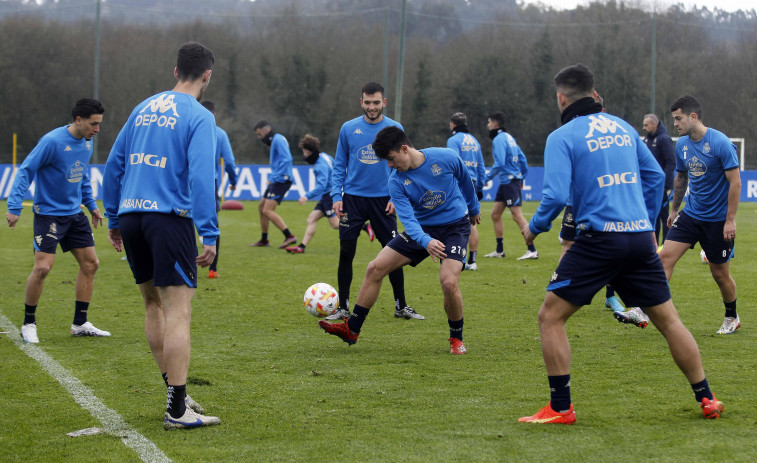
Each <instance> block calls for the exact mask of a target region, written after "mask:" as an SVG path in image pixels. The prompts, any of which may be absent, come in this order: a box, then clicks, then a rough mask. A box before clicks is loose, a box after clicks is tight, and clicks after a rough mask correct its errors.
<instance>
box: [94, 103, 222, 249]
mask: <svg viewBox="0 0 757 463" xmlns="http://www.w3.org/2000/svg"><path fill="white" fill-rule="evenodd" d="M216 141H217V135H216V123H215V119H214V118H213V114H212V113H211V112H210V111H208V110H207V109H205V107H203V106H202V105H201V104H200V103H198V102H197V100H196V99H195V98H194V97H193V96H191V95H188V94H186V93H179V92H173V91H167V92H163V93H160V94H157V95H154V96H151V97H150V98H148V99H146V100H145V101H143V102H142V103H140V104H138V105H137V107H136V108H134V110H133V111H132V113H131V115H130V116H129V119H128V120H127V121H126V124H125V125H124V127H123V128H122V129H121V132H120V133H119V134H118V137H117V138H116V142H115V143H114V144H113V148H112V149H111V151H110V155H109V156H108V161H107V162H106V164H105V172H104V174H103V204H104V205H105V212H106V215H107V217H108V227H109V228H118V226H119V221H118V216H120V215H122V214H128V213H130V212H158V213H163V214H176V215H179V216H181V217H189V218H191V219H192V220H193V221H194V224H195V227H196V228H197V232H198V233H199V235H200V236H202V237H203V242H204V243H205V244H208V245H212V244H215V242H216V237H217V236H218V216H217V215H216V197H215V191H214V190H215V155H214V153H215V152H216Z"/></svg>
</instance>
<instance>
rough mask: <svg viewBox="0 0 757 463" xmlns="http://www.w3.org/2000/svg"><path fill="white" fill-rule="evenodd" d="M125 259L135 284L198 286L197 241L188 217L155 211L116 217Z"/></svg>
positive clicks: (192, 224)
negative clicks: (150, 282) (151, 281)
mask: <svg viewBox="0 0 757 463" xmlns="http://www.w3.org/2000/svg"><path fill="white" fill-rule="evenodd" d="M119 221H120V230H121V238H123V241H124V248H125V250H126V259H127V260H128V261H129V266H130V267H131V273H132V274H133V275H134V280H135V281H136V283H137V284H142V283H145V282H148V281H150V280H153V285H154V286H183V285H187V286H189V287H190V288H196V287H197V263H196V262H195V259H196V258H197V241H196V240H195V231H194V223H193V222H192V219H189V218H187V217H179V216H178V215H174V214H159V213H155V212H144V213H142V212H137V213H133V214H124V215H122V216H119Z"/></svg>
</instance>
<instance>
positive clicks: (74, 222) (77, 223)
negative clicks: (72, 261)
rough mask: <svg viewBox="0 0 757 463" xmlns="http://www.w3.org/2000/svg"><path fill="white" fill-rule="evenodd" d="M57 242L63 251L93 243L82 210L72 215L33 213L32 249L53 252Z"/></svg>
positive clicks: (90, 231) (93, 240) (93, 237)
mask: <svg viewBox="0 0 757 463" xmlns="http://www.w3.org/2000/svg"><path fill="white" fill-rule="evenodd" d="M58 243H60V248H61V249H62V250H63V252H68V251H70V250H71V249H76V248H88V247H90V246H94V245H95V236H94V235H93V234H92V227H90V225H89V220H87V216H86V215H85V214H84V212H79V213H78V214H74V215H41V214H34V243H33V245H34V250H35V251H40V252H46V253H48V254H55V250H56V248H57V247H58Z"/></svg>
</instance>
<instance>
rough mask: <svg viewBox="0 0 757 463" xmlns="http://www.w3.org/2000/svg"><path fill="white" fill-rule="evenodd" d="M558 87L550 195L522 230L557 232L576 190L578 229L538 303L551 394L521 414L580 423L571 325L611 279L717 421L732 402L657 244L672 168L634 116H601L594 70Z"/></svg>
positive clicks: (548, 163) (548, 162)
mask: <svg viewBox="0 0 757 463" xmlns="http://www.w3.org/2000/svg"><path fill="white" fill-rule="evenodd" d="M555 85H556V87H557V102H558V107H559V108H560V111H561V112H562V114H561V120H562V123H563V126H562V127H560V128H558V129H557V130H555V131H554V132H552V133H551V134H550V135H549V137H548V138H547V143H546V146H545V148H544V169H545V172H544V190H543V197H542V200H541V203H540V204H539V207H538V209H537V211H536V214H535V215H534V216H533V217H532V218H531V222H530V223H529V224H528V225H527V226H525V227H523V229H522V230H521V231H522V233H523V236H524V238H525V239H526V242H531V241H532V240H533V239H535V238H536V236H537V235H538V234H539V233H543V232H546V231H548V230H549V229H550V227H551V224H552V220H554V218H555V217H556V216H557V215H558V214H559V213H560V211H561V210H562V209H563V207H565V204H566V202H567V200H568V198H569V197H571V193H572V200H573V213H574V215H575V221H576V228H577V229H578V235H577V236H576V241H575V243H574V244H573V246H571V247H570V249H568V252H566V253H565V256H563V258H562V260H561V261H560V263H559V264H558V266H557V269H556V270H555V272H554V273H553V274H552V278H551V280H550V282H549V285H548V286H547V295H546V297H545V299H544V303H543V304H542V306H541V309H540V310H539V332H540V335H541V345H542V355H543V357H544V363H545V365H546V367H547V375H548V379H549V388H550V394H551V400H550V402H549V403H548V404H547V406H545V407H544V408H542V409H541V410H539V411H538V412H537V413H536V414H534V415H532V416H524V417H522V418H520V419H519V420H518V421H521V422H531V423H558V424H573V423H574V422H575V421H576V415H575V412H574V409H573V404H572V403H571V398H570V386H571V384H570V343H569V342H568V336H567V333H566V330H565V323H566V322H567V320H568V319H569V318H570V317H571V315H573V314H574V313H575V312H576V311H577V310H578V309H580V308H581V306H583V305H586V304H589V303H590V302H591V299H592V297H593V296H594V294H596V293H597V291H599V290H600V289H601V288H602V287H603V286H605V285H606V284H607V283H608V282H609V283H612V284H613V286H614V287H615V290H616V291H617V292H618V294H620V296H621V297H622V298H623V300H624V301H626V302H627V303H629V304H633V305H637V306H639V307H642V308H644V310H645V312H646V313H647V314H648V315H649V317H650V319H651V320H652V323H654V325H655V326H656V327H657V329H659V330H660V332H661V333H662V335H663V336H664V337H665V339H666V341H667V343H668V347H669V349H670V353H671V354H672V356H673V359H674V360H675V362H676V364H677V365H678V367H679V368H680V369H681V371H682V372H683V374H684V375H685V376H686V379H687V380H688V381H689V383H691V387H692V390H693V391H694V396H695V399H696V400H697V401H698V402H699V403H700V406H701V408H702V412H703V414H704V416H705V418H718V417H719V416H720V414H721V413H722V412H723V408H724V407H723V404H722V403H721V402H720V401H719V400H717V399H716V398H715V397H714V396H713V395H712V392H711V391H710V388H709V385H708V383H707V379H706V378H705V374H704V369H703V367H702V359H701V357H700V354H699V348H698V347H697V343H696V341H695V340H694V337H693V336H692V335H691V333H689V331H688V330H687V329H686V327H685V326H684V325H683V323H681V320H680V318H679V317H678V313H677V312H676V310H675V307H674V306H673V301H672V300H671V298H670V289H669V288H668V282H667V280H666V279H665V271H664V270H663V267H662V263H661V262H660V258H659V256H658V255H657V249H656V246H655V242H654V234H653V230H654V228H653V225H652V224H653V223H654V220H655V218H657V214H658V213H659V208H660V201H661V200H662V194H663V187H664V182H665V174H663V172H662V170H661V169H660V166H659V165H658V164H657V162H656V161H655V159H654V157H653V156H652V153H650V152H649V150H648V149H647V147H646V146H645V145H644V144H643V143H641V141H640V140H639V139H638V137H637V135H636V132H635V130H634V129H633V128H632V127H631V126H630V125H629V124H628V123H626V122H625V121H623V120H622V119H620V118H619V117H616V116H613V115H610V114H606V113H602V105H601V104H599V103H598V102H596V101H595V100H594V98H593V93H594V75H593V74H592V72H591V71H590V70H589V69H588V68H587V67H586V66H584V65H582V64H576V65H573V66H569V67H567V68H565V69H563V70H561V71H560V72H558V73H557V75H556V76H555Z"/></svg>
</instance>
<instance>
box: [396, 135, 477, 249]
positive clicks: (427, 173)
mask: <svg viewBox="0 0 757 463" xmlns="http://www.w3.org/2000/svg"><path fill="white" fill-rule="evenodd" d="M420 151H421V153H423V154H424V156H426V160H425V161H424V162H423V164H421V165H420V166H419V167H417V168H415V169H411V170H408V171H406V172H400V171H398V170H395V171H394V172H392V175H391V177H389V194H390V196H391V198H392V202H393V203H394V208H395V210H396V211H397V217H399V219H400V220H401V221H402V225H404V226H405V231H406V232H407V234H408V235H410V237H411V238H412V239H413V240H415V242H416V243H418V245H419V246H421V247H423V248H424V249H425V248H426V247H427V246H428V243H430V242H431V240H432V238H431V236H430V235H429V234H428V233H425V232H424V231H423V229H422V228H421V226H424V225H431V226H433V225H446V224H449V223H454V222H457V221H459V220H460V219H462V218H463V217H465V215H466V214H468V213H469V212H470V215H471V216H476V215H478V214H479V212H480V211H481V207H480V205H479V203H478V198H477V197H476V190H475V188H474V187H473V181H472V180H471V178H470V174H468V169H467V168H466V167H465V165H464V164H463V160H462V159H460V156H458V155H457V153H456V152H455V151H454V150H451V149H448V148H426V149H422V150H420Z"/></svg>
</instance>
